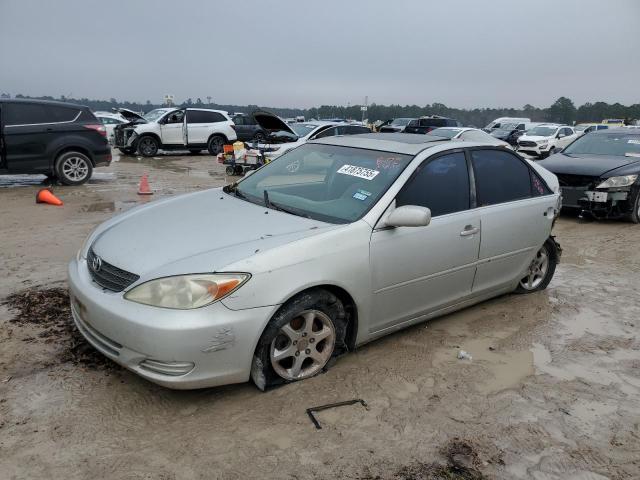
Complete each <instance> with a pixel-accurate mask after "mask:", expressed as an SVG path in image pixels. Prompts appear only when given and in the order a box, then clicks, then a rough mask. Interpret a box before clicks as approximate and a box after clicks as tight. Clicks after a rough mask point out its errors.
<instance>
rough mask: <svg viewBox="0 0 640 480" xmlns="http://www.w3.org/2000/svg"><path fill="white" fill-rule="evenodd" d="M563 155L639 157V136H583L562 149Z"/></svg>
mask: <svg viewBox="0 0 640 480" xmlns="http://www.w3.org/2000/svg"><path fill="white" fill-rule="evenodd" d="M563 153H568V154H574V155H583V154H589V155H616V156H620V157H624V156H627V157H636V156H640V135H625V134H624V133H620V134H618V135H609V134H607V135H601V134H595V135H594V134H589V135H583V136H582V137H580V138H578V139H577V140H576V141H575V142H573V143H572V144H571V145H569V146H568V147H567V148H565V149H564V152H563Z"/></svg>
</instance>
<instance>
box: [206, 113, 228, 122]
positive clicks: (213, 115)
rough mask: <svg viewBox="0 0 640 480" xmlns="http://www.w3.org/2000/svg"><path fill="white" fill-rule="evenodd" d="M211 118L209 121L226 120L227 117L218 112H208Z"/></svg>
mask: <svg viewBox="0 0 640 480" xmlns="http://www.w3.org/2000/svg"><path fill="white" fill-rule="evenodd" d="M206 113H207V116H208V118H209V120H208V121H207V123H217V122H226V121H227V118H226V117H225V116H224V115H222V114H221V113H218V112H206Z"/></svg>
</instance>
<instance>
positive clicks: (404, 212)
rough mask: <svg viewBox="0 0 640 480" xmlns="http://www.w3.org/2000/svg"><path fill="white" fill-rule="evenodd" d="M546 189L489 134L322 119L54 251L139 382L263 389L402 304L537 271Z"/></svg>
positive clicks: (89, 323) (422, 306) (377, 326)
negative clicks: (220, 184)
mask: <svg viewBox="0 0 640 480" xmlns="http://www.w3.org/2000/svg"><path fill="white" fill-rule="evenodd" d="M559 202H560V195H559V186H558V181H557V179H556V177H555V176H554V175H553V174H551V173H550V172H548V171H547V170H545V169H544V168H542V167H540V166H537V165H535V164H533V163H531V162H529V161H527V160H524V159H523V158H521V157H520V156H518V155H517V154H516V153H514V152H512V151H510V150H507V149H504V148H501V147H495V146H488V145H482V144H476V143H471V142H460V141H456V140H449V139H444V138H439V137H435V136H430V135H427V136H424V135H409V134H368V135H356V136H349V137H329V138H325V139H322V140H317V141H313V142H310V143H307V144H304V145H302V146H300V147H298V148H296V149H294V150H292V151H290V152H288V153H287V154H285V155H283V156H281V157H279V158H278V159H276V160H275V161H273V162H272V163H270V164H268V165H266V166H264V167H262V168H260V169H259V170H256V171H255V172H253V174H251V175H248V176H245V177H244V178H243V179H242V180H240V181H238V182H236V183H234V184H231V185H228V186H226V187H224V188H214V189H211V190H205V191H201V192H197V193H192V194H187V195H181V196H176V197H172V198H168V199H164V200H161V201H157V202H154V203H151V204H147V205H144V206H141V207H138V208H134V209H132V210H130V211H128V212H126V213H123V214H121V215H118V216H116V217H114V218H112V219H111V220H109V221H107V222H105V223H104V224H102V225H101V226H99V227H98V228H97V229H96V230H95V231H94V232H93V233H92V234H91V235H90V236H89V237H88V238H87V240H86V241H85V243H84V245H83V247H82V248H81V250H80V251H79V252H78V255H77V257H76V258H75V259H74V260H73V261H72V262H71V263H70V265H69V286H70V292H71V305H72V312H73V317H74V320H75V322H76V325H77V327H78V329H79V330H80V332H82V334H83V335H84V337H85V338H86V339H87V340H88V341H89V342H90V343H91V344H92V345H93V346H94V347H95V348H96V349H98V350H99V351H100V352H102V353H103V354H104V355H106V356H107V357H109V358H111V359H112V360H114V361H115V362H117V363H119V364H121V365H123V366H124V367H126V368H128V369H130V370H132V371H134V372H136V373H137V374H139V375H140V376H142V377H144V378H146V379H148V380H151V381H152V382H156V383H158V384H160V385H164V386H167V387H170V388H180V389H188V388H199V387H208V386H215V385H222V384H229V383H237V382H246V381H248V380H249V379H252V380H253V381H254V382H255V384H256V385H257V386H258V387H259V388H261V389H264V388H267V387H269V386H272V385H276V384H279V383H283V382H291V381H296V380H302V379H305V378H308V377H311V376H313V375H315V374H317V373H318V372H320V371H321V370H322V369H323V368H325V367H326V366H327V363H328V362H329V360H330V359H331V358H332V357H334V356H337V355H340V354H342V353H344V352H347V351H349V350H352V349H354V348H355V347H357V346H358V345H361V344H363V343H365V342H368V341H371V340H373V339H375V338H377V337H380V336H383V335H386V334H388V333H390V332H393V331H395V330H398V329H401V328H404V327H407V326H409V325H412V324H415V323H417V322H423V321H425V320H427V319H429V318H432V317H435V316H438V315H442V314H445V313H448V312H451V311H453V310H457V309H460V308H463V307H466V306H469V305H472V304H475V303H478V302H481V301H483V300H486V299H488V298H491V297H495V296H498V295H501V294H505V293H508V292H519V293H528V292H535V291H538V290H541V289H544V288H545V287H546V286H547V285H548V284H549V282H550V281H551V278H552V276H553V273H554V270H555V267H556V263H557V262H558V260H559V255H560V248H559V246H558V244H557V243H556V242H555V240H554V239H553V238H552V237H551V229H552V225H553V222H554V219H555V217H556V215H557V213H558V211H559Z"/></svg>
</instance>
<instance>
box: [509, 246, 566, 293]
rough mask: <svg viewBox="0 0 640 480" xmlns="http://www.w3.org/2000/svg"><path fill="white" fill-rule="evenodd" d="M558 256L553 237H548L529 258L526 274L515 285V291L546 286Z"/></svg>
mask: <svg viewBox="0 0 640 480" xmlns="http://www.w3.org/2000/svg"><path fill="white" fill-rule="evenodd" d="M559 257H560V255H559V250H558V244H557V243H556V242H555V240H554V239H553V238H551V237H550V238H548V239H547V241H546V242H544V245H542V247H540V250H538V251H537V253H536V256H535V257H534V258H533V260H531V263H530V264H529V268H528V269H527V273H526V275H525V276H524V277H523V278H521V279H520V282H519V283H518V286H517V287H516V290H515V291H516V293H533V292H538V291H540V290H544V289H545V288H547V285H549V282H551V279H552V278H553V274H554V273H555V271H556V266H557V264H558V260H559Z"/></svg>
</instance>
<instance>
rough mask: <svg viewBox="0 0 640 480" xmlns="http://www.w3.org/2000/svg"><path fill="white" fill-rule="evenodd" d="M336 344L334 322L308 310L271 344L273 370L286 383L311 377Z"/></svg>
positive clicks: (323, 315)
mask: <svg viewBox="0 0 640 480" xmlns="http://www.w3.org/2000/svg"><path fill="white" fill-rule="evenodd" d="M335 342H336V330H335V327H334V325H333V322H332V321H331V319H330V318H329V317H328V316H327V315H326V314H325V313H323V312H321V311H319V310H305V311H303V312H301V313H300V314H299V315H298V316H296V317H295V318H293V319H292V320H291V321H290V322H289V323H287V324H286V325H284V326H283V327H282V328H280V331H279V332H278V335H276V337H275V338H274V339H273V341H272V342H271V351H270V359H271V366H272V367H273V369H274V370H275V372H276V373H277V374H278V375H279V376H280V377H282V378H284V379H285V380H290V381H291V380H302V379H303V378H308V377H312V376H313V375H315V374H317V373H318V372H319V371H320V370H322V368H324V366H325V365H326V364H327V362H328V361H329V359H330V358H331V355H333V349H334V347H335Z"/></svg>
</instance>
